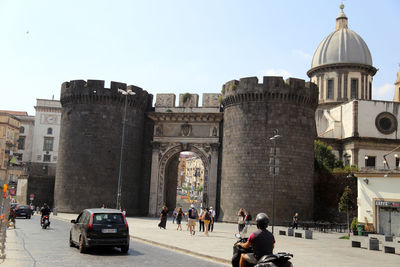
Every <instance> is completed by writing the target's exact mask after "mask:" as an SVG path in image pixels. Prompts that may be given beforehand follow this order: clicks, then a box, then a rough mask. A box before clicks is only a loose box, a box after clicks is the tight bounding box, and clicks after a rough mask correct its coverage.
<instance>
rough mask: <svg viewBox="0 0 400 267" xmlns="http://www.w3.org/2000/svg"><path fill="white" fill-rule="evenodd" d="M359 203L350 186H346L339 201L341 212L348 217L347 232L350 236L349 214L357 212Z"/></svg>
mask: <svg viewBox="0 0 400 267" xmlns="http://www.w3.org/2000/svg"><path fill="white" fill-rule="evenodd" d="M356 207H357V203H356V201H355V197H354V193H353V192H352V191H351V189H350V187H349V186H346V187H345V189H344V191H343V194H342V196H341V197H340V201H339V212H346V216H347V232H348V235H349V236H350V224H349V213H350V211H353V210H355V209H356Z"/></svg>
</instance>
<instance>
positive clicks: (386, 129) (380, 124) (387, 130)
mask: <svg viewBox="0 0 400 267" xmlns="http://www.w3.org/2000/svg"><path fill="white" fill-rule="evenodd" d="M375 126H376V128H377V129H378V131H379V132H381V133H383V134H391V133H393V132H394V131H396V130H397V119H396V117H395V116H394V115H393V114H392V113H389V112H382V113H380V114H378V116H376V118H375Z"/></svg>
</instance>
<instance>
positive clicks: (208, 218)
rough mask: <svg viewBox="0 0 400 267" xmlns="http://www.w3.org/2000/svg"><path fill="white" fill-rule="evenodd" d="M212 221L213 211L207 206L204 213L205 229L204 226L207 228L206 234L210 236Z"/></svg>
mask: <svg viewBox="0 0 400 267" xmlns="http://www.w3.org/2000/svg"><path fill="white" fill-rule="evenodd" d="M210 222H211V213H210V210H209V208H206V209H205V210H204V214H203V223H204V226H203V230H204V228H205V229H206V232H205V235H206V236H208V227H209V226H210Z"/></svg>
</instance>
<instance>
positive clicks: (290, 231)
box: [287, 228, 294, 236]
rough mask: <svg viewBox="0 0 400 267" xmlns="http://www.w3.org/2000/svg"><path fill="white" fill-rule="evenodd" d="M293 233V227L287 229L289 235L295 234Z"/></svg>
mask: <svg viewBox="0 0 400 267" xmlns="http://www.w3.org/2000/svg"><path fill="white" fill-rule="evenodd" d="M293 234H294V230H293V228H289V229H288V230H287V235H288V236H293Z"/></svg>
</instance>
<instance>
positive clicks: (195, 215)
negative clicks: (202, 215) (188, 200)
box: [192, 208, 197, 218]
mask: <svg viewBox="0 0 400 267" xmlns="http://www.w3.org/2000/svg"><path fill="white" fill-rule="evenodd" d="M192 217H193V218H197V210H196V209H195V208H193V209H192Z"/></svg>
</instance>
